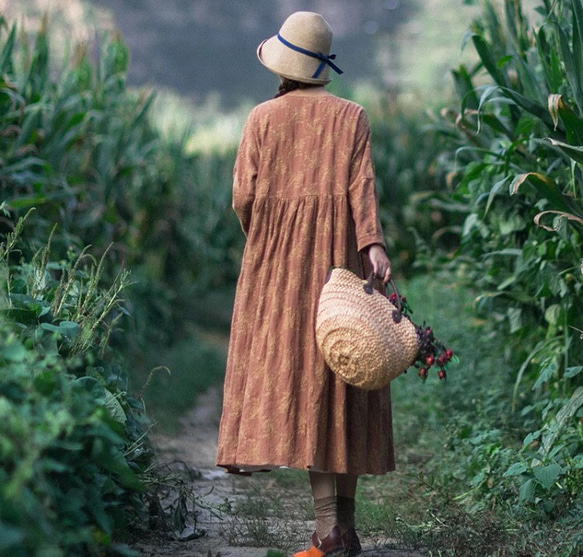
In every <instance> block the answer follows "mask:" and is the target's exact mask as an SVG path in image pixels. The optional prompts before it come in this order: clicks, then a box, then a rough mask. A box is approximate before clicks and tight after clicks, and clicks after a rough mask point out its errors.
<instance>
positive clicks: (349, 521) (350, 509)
mask: <svg viewBox="0 0 583 557" xmlns="http://www.w3.org/2000/svg"><path fill="white" fill-rule="evenodd" d="M336 506H337V513H338V527H339V528H340V532H341V533H342V534H344V533H346V531H347V530H350V529H351V528H354V508H355V504H354V499H353V498H350V497H340V496H338V497H337V498H336Z"/></svg>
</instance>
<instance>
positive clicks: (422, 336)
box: [414, 324, 453, 380]
mask: <svg viewBox="0 0 583 557" xmlns="http://www.w3.org/2000/svg"><path fill="white" fill-rule="evenodd" d="M415 329H416V331H417V340H418V342H419V355H418V356H417V360H416V361H415V364H414V365H415V367H416V368H418V369H419V372H418V373H419V377H421V379H423V380H425V379H426V378H427V373H428V372H429V370H430V369H431V367H432V366H434V365H437V367H438V368H439V371H438V372H437V376H438V377H439V378H440V379H445V378H446V377H447V364H448V363H449V362H451V360H452V359H453V351H452V350H450V349H449V348H446V347H445V345H444V344H443V343H442V342H440V341H439V340H437V339H436V338H435V336H434V334H433V331H432V330H431V327H428V326H426V325H425V324H423V327H419V326H417V325H416V326H415Z"/></svg>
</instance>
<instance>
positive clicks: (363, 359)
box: [316, 268, 419, 389]
mask: <svg viewBox="0 0 583 557" xmlns="http://www.w3.org/2000/svg"><path fill="white" fill-rule="evenodd" d="M364 284H365V281H363V280H362V279H361V278H359V277H358V276H356V275H355V274H354V273H352V272H351V271H349V270H348V269H341V268H337V269H332V271H331V272H330V276H329V279H328V281H327V282H326V284H325V285H324V287H323V288H322V293H321V295H320V300H319V305H318V314H317V318H316V341H317V343H318V346H319V348H320V350H321V351H322V354H323V356H324V359H325V360H326V363H327V364H328V366H330V368H331V369H332V371H334V372H335V373H337V374H338V375H339V376H340V377H341V378H342V379H343V380H344V381H346V382H347V383H349V384H351V385H354V386H355V387H360V388H362V389H380V388H382V387H384V386H386V385H387V384H388V383H389V382H390V381H392V380H393V379H395V378H396V377H398V376H399V375H401V374H402V373H403V372H404V371H405V370H407V368H408V367H410V366H411V365H412V364H413V362H414V361H415V359H416V357H417V353H418V351H419V345H418V341H417V332H416V329H415V325H414V324H413V323H412V322H411V321H410V320H409V319H407V318H406V317H404V316H403V317H402V319H401V321H400V322H399V323H396V322H395V320H394V318H393V315H394V313H395V312H396V311H397V308H396V307H395V306H394V305H393V304H392V303H391V302H389V300H388V298H387V297H386V296H383V295H382V294H381V293H380V292H378V291H377V290H373V293H372V294H368V293H367V292H366V291H365V290H364V288H363V286H364Z"/></svg>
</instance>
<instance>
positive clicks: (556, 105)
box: [548, 95, 583, 145]
mask: <svg viewBox="0 0 583 557" xmlns="http://www.w3.org/2000/svg"><path fill="white" fill-rule="evenodd" d="M548 106H549V113H550V115H551V118H552V119H553V123H554V124H555V128H556V127H557V125H558V122H559V117H560V118H561V120H562V122H563V125H564V127H565V133H566V135H567V141H568V142H569V143H570V144H572V145H583V119H581V118H579V116H577V115H576V114H575V113H574V112H573V110H572V109H571V107H570V106H569V105H568V104H567V103H566V102H565V101H564V100H563V96H562V95H549V101H548Z"/></svg>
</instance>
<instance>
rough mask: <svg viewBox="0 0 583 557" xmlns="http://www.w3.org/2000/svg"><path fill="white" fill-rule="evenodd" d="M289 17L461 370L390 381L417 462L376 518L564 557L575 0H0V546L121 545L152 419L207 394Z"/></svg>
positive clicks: (582, 435)
mask: <svg viewBox="0 0 583 557" xmlns="http://www.w3.org/2000/svg"><path fill="white" fill-rule="evenodd" d="M296 9H314V10H317V11H320V12H321V13H323V14H324V15H325V17H327V19H329V20H330V22H331V23H332V25H333V27H334V28H335V29H336V30H337V40H336V42H335V51H336V53H337V54H338V63H339V65H340V66H341V67H342V68H343V69H344V70H345V71H346V77H345V76H343V77H342V78H335V79H334V81H333V83H332V84H331V86H330V88H331V90H332V91H333V92H335V93H337V94H340V95H342V96H346V97H349V98H352V99H354V100H356V101H358V102H360V103H362V104H363V105H364V106H365V107H366V109H367V111H368V112H369V114H370V117H371V123H372V131H373V147H374V158H375V165H376V169H377V183H378V188H379V193H380V201H381V217H382V220H383V224H384V227H385V231H386V235H387V241H388V245H389V250H390V255H391V258H392V260H393V263H394V266H395V269H396V272H397V275H398V278H399V280H400V281H402V282H403V284H404V287H403V288H402V290H404V291H406V292H407V294H408V298H409V299H410V301H411V303H412V305H413V307H414V309H415V310H416V313H415V314H414V318H415V319H416V320H421V319H428V320H430V321H431V323H432V325H433V327H434V330H435V331H436V332H437V334H438V336H440V337H442V339H443V340H444V341H446V343H447V344H448V345H451V346H452V347H453V348H454V350H455V351H456V353H458V355H459V356H460V361H461V363H460V366H459V367H458V368H457V369H452V370H451V372H450V375H449V376H450V380H449V381H448V382H447V383H445V384H444V383H443V382H440V383H437V381H436V380H435V377H431V378H430V379H429V380H428V381H427V382H426V383H425V384H421V383H419V381H418V378H417V377H415V376H414V375H415V374H414V373H410V374H409V375H408V376H406V377H405V378H403V381H399V382H396V384H395V407H396V409H397V412H396V415H397V416H401V420H402V421H401V426H400V427H401V428H402V429H401V430H400V431H401V433H400V436H401V440H400V443H401V448H402V453H403V454H404V455H405V456H407V455H408V454H411V455H414V454H417V453H424V454H428V455H430V457H431V458H430V459H429V460H427V459H424V460H423V462H422V465H421V466H420V467H419V466H418V467H414V466H413V471H415V472H418V477H417V479H416V480H414V479H412V478H411V477H410V478H409V480H410V481H411V483H410V484H409V483H408V484H407V486H408V490H409V491H408V494H409V495H410V496H411V499H412V501H413V502H414V507H415V508H414V509H413V508H408V509H404V508H402V509H400V510H399V512H393V513H392V514H391V513H390V512H388V511H387V513H385V514H384V515H383V516H384V521H385V523H384V526H383V524H379V523H376V524H375V527H376V528H379V527H385V526H386V527H387V528H388V530H390V529H391V528H392V530H391V532H392V533H393V534H395V533H398V534H399V535H400V536H405V537H407V539H409V540H410V541H411V543H413V544H415V543H421V544H424V545H425V546H426V547H427V546H428V545H429V547H430V550H431V551H434V553H433V554H434V555H437V554H442V555H475V554H482V555H525V556H526V555H564V556H570V555H577V554H578V552H579V551H580V550H581V548H582V545H581V544H582V539H581V531H582V529H581V522H582V516H583V512H582V510H583V507H582V494H583V460H582V457H581V454H582V450H581V449H582V448H583V425H582V424H583V385H582V381H583V364H582V362H581V357H582V344H581V337H580V335H581V330H583V323H581V322H580V315H581V282H582V264H581V261H582V260H581V250H580V245H581V242H580V240H581V238H580V231H581V229H580V227H581V224H582V223H583V209H582V207H581V199H582V198H583V178H582V176H581V164H582V163H583V155H582V152H583V132H582V131H581V130H583V77H582V76H583V65H582V62H581V60H582V59H583V9H582V8H581V3H580V2H579V0H556V1H553V2H551V1H550V0H529V1H526V0H525V1H524V2H520V1H519V0H499V1H495V2H488V1H484V2H477V1H476V2H471V1H466V2H462V1H461V0H448V1H445V0H440V1H437V0H427V1H425V2H403V1H399V0H386V1H380V0H379V1H375V2H364V1H362V2H357V1H354V0H351V1H348V0H346V1H342V2H340V1H332V0H330V1H325V0H320V1H313V2H302V3H301V4H300V3H299V2H294V1H291V0H287V1H284V0H281V1H279V2H273V3H270V4H269V8H266V7H265V6H264V5H263V3H259V2H246V3H233V2H218V1H216V0H208V1H203V0H200V1H198V2H187V1H185V0H174V1H168V2H165V3H164V4H163V5H162V4H160V3H156V2H140V3H135V2H123V1H122V0H107V1H106V0H99V1H97V0H96V1H94V2H83V1H81V0H71V1H70V2H66V3H62V2H51V1H50V0H18V2H16V1H11V0H0V14H3V18H2V20H1V23H0V210H1V212H0V239H1V241H2V249H1V250H0V264H1V267H0V280H1V283H2V295H1V296H0V310H1V312H2V313H1V315H2V322H1V324H2V328H3V329H2V331H3V335H2V338H3V340H2V343H3V344H2V343H0V372H1V373H2V376H1V379H2V380H1V381H0V389H1V390H0V415H1V416H4V417H6V419H3V420H2V421H0V424H1V425H0V434H1V435H0V472H1V476H0V479H2V482H0V486H1V487H0V553H1V552H2V551H7V552H10V551H12V550H14V548H15V547H19V548H24V549H23V553H22V554H23V555H34V554H37V552H38V551H41V550H42V551H45V552H48V553H47V554H49V553H50V554H51V555H61V554H62V555H76V554H79V555H87V554H91V553H90V552H92V551H94V552H99V551H100V548H103V547H107V548H108V550H109V551H112V552H117V553H120V554H130V553H131V551H130V550H129V549H128V548H127V546H124V545H122V544H120V540H123V539H124V538H125V537H127V532H128V531H130V530H131V528H132V527H135V526H136V525H137V524H140V523H141V522H143V516H144V515H143V513H144V512H145V508H146V506H147V505H145V502H150V504H151V503H152V499H151V493H152V491H151V489H150V487H151V486H152V485H155V479H154V478H153V475H152V466H153V465H154V462H155V460H154V458H153V455H152V452H151V450H150V448H149V446H148V443H147V434H148V431H149V428H150V427H151V425H152V421H153V422H156V423H157V424H158V425H157V427H159V428H162V429H163V430H164V431H166V432H173V431H176V428H177V427H178V422H177V420H176V417H177V416H180V415H181V414H182V413H184V412H186V411H187V410H189V409H190V408H191V407H192V405H193V404H194V403H195V399H196V396H197V394H199V393H201V392H203V391H204V390H205V389H206V388H208V387H209V386H210V385H212V384H220V382H221V380H222V373H223V368H224V358H225V345H226V341H227V338H228V327H229V322H230V311H231V304H232V297H233V292H234V285H235V281H236V278H237V274H238V266H239V260H240V256H241V252H242V248H243V237H242V234H241V232H240V228H239V225H238V223H237V221H236V219H235V217H234V215H233V213H232V211H231V208H230V205H231V201H230V187H231V171H232V164H233V160H234V156H235V151H236V147H237V142H238V139H239V135H240V131H241V127H242V124H243V122H244V120H245V117H246V114H247V113H248V111H249V109H250V107H251V106H253V104H255V103H256V102H260V101H262V100H264V99H267V98H269V97H271V96H272V95H273V93H274V92H275V89H276V85H277V78H276V77H275V76H272V75H270V74H269V72H265V70H264V69H263V68H262V67H261V66H260V64H258V62H257V61H256V58H255V48H256V45H257V44H258V43H259V42H260V41H261V40H262V39H263V38H265V37H266V36H269V35H271V34H273V33H274V32H275V31H276V30H277V29H278V27H279V25H280V24H281V21H282V20H283V19H284V18H285V16H286V15H287V14H288V13H290V12H291V11H294V10H296ZM462 47H463V48H462ZM341 60H342V61H343V63H342V64H341V63H340V61H341ZM126 271H127V272H126ZM27 370H28V371H27ZM30 370H32V373H31V372H30ZM168 371H169V373H168ZM420 389H422V395H419V390H420ZM420 401H422V402H423V404H422V406H421V407H420V406H419V402H420ZM59 408H60V410H61V414H59V416H60V418H59V420H57V422H55V420H54V414H55V411H56V410H55V409H59ZM8 417H10V419H8ZM25 431H38V432H42V433H43V435H32V434H31V435H28V436H27V435H24V434H23V432H25ZM23 438H25V439H27V442H26V443H24V444H23V443H21V441H20V440H21V439H23ZM444 445H445V447H446V450H443V446H444ZM81 456H82V457H83V458H80V457H81ZM412 458H413V456H412ZM80 470H84V471H87V470H91V472H89V473H88V476H87V478H85V480H84V481H83V482H81V483H80V482H79V481H78V478H79V477H80V473H81V472H80ZM84 473H85V472H84ZM375 489H380V488H379V487H378V485H377V486H376V487H375ZM71 494H73V496H72V497H71ZM400 499H403V500H404V499H406V498H405V497H401V498H400ZM72 500H74V501H75V504H71V501H72ZM96 501H99V502H100V504H96V503H95V502H96ZM391 502H392V504H397V501H395V500H391ZM377 510H378V509H377ZM375 512H376V511H375ZM371 513H373V511H372V509H371ZM399 513H400V514H399ZM371 516H372V514H371ZM403 517H405V518H406V523H404V522H403V520H404V518H403ZM368 518H370V516H369V517H368ZM363 522H366V517H363ZM64 525H66V528H65V527H64ZM460 532H463V534H464V536H465V541H464V536H462V535H461V534H460ZM494 533H496V535H494ZM468 540H469V541H468ZM500 540H503V547H500ZM477 546H479V547H480V549H479V550H476V547H477ZM557 548H558V549H557ZM51 552H52V553H51ZM59 552H60V553H59Z"/></svg>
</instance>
